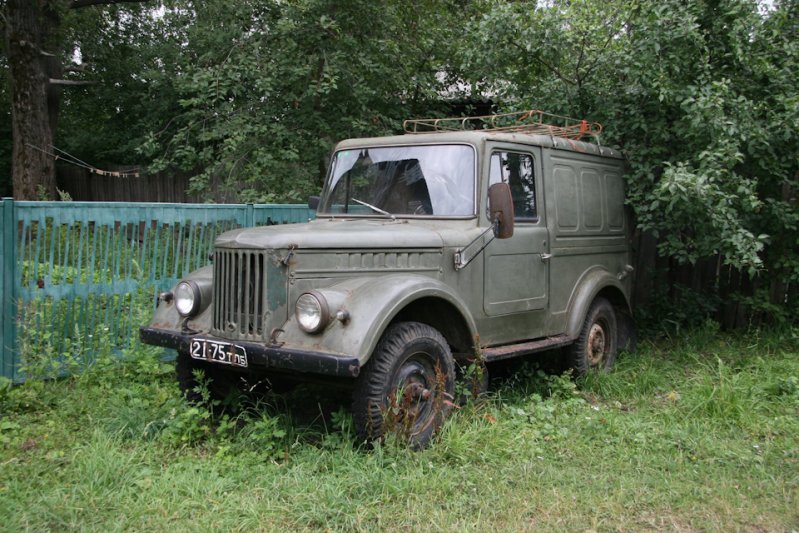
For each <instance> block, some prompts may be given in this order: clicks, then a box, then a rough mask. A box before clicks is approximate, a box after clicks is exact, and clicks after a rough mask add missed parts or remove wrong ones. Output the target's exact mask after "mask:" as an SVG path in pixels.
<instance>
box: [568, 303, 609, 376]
mask: <svg viewBox="0 0 799 533" xmlns="http://www.w3.org/2000/svg"><path fill="white" fill-rule="evenodd" d="M618 347H619V328H618V321H617V319H616V311H615V310H614V309H613V306H612V305H611V303H610V302H609V301H607V300H606V299H605V298H602V297H599V298H597V299H596V300H594V302H593V303H592V304H591V308H590V309H589V310H588V314H587V315H586V317H585V322H583V327H582V328H581V329H580V335H579V336H578V337H577V340H576V341H574V344H572V345H571V346H570V347H569V348H568V349H567V354H568V359H569V365H570V367H571V368H572V370H573V371H574V375H575V376H585V375H587V374H590V373H593V372H606V371H608V370H610V369H611V368H613V364H614V363H615V362H616V353H617V352H618Z"/></svg>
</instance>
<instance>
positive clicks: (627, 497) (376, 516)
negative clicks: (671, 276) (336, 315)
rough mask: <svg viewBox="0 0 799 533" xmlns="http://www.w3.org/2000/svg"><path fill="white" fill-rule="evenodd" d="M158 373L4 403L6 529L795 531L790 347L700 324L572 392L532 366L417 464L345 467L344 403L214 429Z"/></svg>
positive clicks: (359, 456) (299, 404)
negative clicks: (689, 331) (700, 326)
mask: <svg viewBox="0 0 799 533" xmlns="http://www.w3.org/2000/svg"><path fill="white" fill-rule="evenodd" d="M159 355H160V354H159V353H158V352H157V351H154V350H148V349H144V348H141V347H137V348H136V349H135V350H131V351H129V352H128V353H127V354H125V357H124V358H123V359H122V360H116V359H112V358H106V357H100V358H98V360H97V361H96V363H95V364H94V365H93V366H92V368H91V369H90V370H89V371H88V372H86V373H84V374H82V375H79V376H75V377H70V378H66V379H63V380H59V381H47V382H42V381H33V380H32V381H29V382H27V383H25V384H24V385H21V386H18V387H15V388H9V387H8V386H7V384H4V383H0V412H2V417H0V517H2V520H3V524H4V527H7V528H8V529H10V530H25V529H33V530H43V529H57V530H61V529H88V530H109V529H154V530H163V529H193V528H196V527H202V528H208V529H222V530H230V529H235V530H271V529H280V530H285V529H295V530H296V529H323V528H329V529H331V530H369V531H373V530H375V529H381V530H397V529H405V528H407V529H412V530H415V529H434V530H462V529H487V528H488V529H492V530H496V529H500V530H586V529H592V530H600V531H604V530H642V529H683V530H685V529H687V530H725V531H726V530H741V529H743V530H769V531H790V530H792V529H796V528H797V527H799V513H797V510H796V505H795V504H796V501H797V500H798V499H799V437H797V435H799V416H797V415H799V357H797V356H798V355H799V330H796V329H793V330H790V329H787V330H782V331H777V332H775V331H768V332H766V331H756V330H754V331H750V332H748V333H747V334H746V335H743V334H741V335H734V336H733V335H728V334H723V333H719V331H718V328H717V326H715V325H714V324H713V323H708V324H706V325H705V327H703V328H702V329H700V330H698V331H694V332H691V333H689V334H684V335H681V336H680V337H676V338H658V339H649V340H645V341H643V342H642V349H641V350H640V351H639V353H637V354H634V355H627V356H625V357H622V358H620V359H619V361H618V367H617V370H616V371H615V372H613V373H611V374H603V375H599V376H595V377H593V378H592V379H589V380H587V381H584V382H580V383H577V384H575V383H574V382H573V380H572V379H571V378H570V377H569V376H568V375H558V374H556V373H555V374H552V373H548V372H544V371H542V370H541V368H539V367H538V366H536V365H535V363H534V361H535V359H533V360H532V361H528V362H526V363H525V364H523V365H522V366H521V367H520V368H515V369H514V370H515V371H514V372H510V373H507V374H508V375H509V376H510V377H504V378H502V377H500V378H497V379H494V380H493V382H492V384H491V388H490V390H489V393H488V395H487V396H486V397H484V398H482V399H478V400H475V401H472V402H470V403H468V404H467V405H466V406H464V407H462V408H461V409H459V410H457V411H456V412H455V413H454V415H453V416H452V418H451V419H450V421H449V422H448V423H447V424H446V425H445V427H444V430H443V431H442V433H441V434H440V435H439V436H438V437H437V439H436V440H435V442H434V443H433V445H432V446H431V447H430V448H429V449H427V450H424V451H422V452H412V451H410V450H409V449H408V448H407V447H406V446H404V445H402V444H401V443H399V442H396V441H393V440H391V439H389V440H388V441H387V442H385V443H384V444H383V445H379V446H377V447H376V448H374V449H373V450H366V449H361V448H359V447H358V446H357V445H354V444H353V438H354V437H353V429H352V420H351V417H350V415H349V414H348V409H347V404H348V401H349V398H348V395H347V394H346V393H345V392H337V391H335V390H325V389H321V388H316V387H310V386H304V387H303V388H300V389H298V390H296V391H294V392H293V393H292V394H291V395H286V396H281V395H276V394H269V395H266V396H261V397H246V396H245V397H243V398H241V399H240V401H239V409H238V411H237V414H235V415H227V416H223V417H222V418H221V419H214V418H213V417H212V416H211V414H210V413H209V412H208V411H207V410H204V409H201V408H198V407H196V406H192V405H188V404H187V403H186V402H185V401H184V400H183V399H182V398H181V397H180V395H179V392H178V389H177V385H176V384H175V383H174V379H173V377H172V366H171V365H170V364H168V363H164V362H162V361H161V360H160V359H159ZM490 370H492V371H493V372H494V374H495V375H499V374H502V373H503V372H502V369H499V368H496V367H494V368H490Z"/></svg>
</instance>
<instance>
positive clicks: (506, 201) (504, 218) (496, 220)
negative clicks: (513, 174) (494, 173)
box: [488, 183, 514, 239]
mask: <svg viewBox="0 0 799 533" xmlns="http://www.w3.org/2000/svg"><path fill="white" fill-rule="evenodd" d="M513 217H514V213H513V196H512V195H511V192H510V185H508V184H507V183H495V184H493V185H491V186H490V187H489V188H488V218H489V220H490V221H491V223H492V224H494V237H496V238H497V239H507V238H508V237H512V236H513Z"/></svg>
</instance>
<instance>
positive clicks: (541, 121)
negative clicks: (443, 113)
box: [402, 109, 602, 143]
mask: <svg viewBox="0 0 799 533" xmlns="http://www.w3.org/2000/svg"><path fill="white" fill-rule="evenodd" d="M402 126H403V128H404V129H405V133H433V132H440V131H464V130H479V131H493V132H510V133H533V134H539V135H552V136H554V137H563V138H566V139H572V140H575V141H576V140H581V139H582V138H583V137H591V138H593V140H594V141H595V142H597V143H598V142H599V134H600V133H601V132H602V124H600V123H599V122H588V121H587V120H580V119H576V118H569V117H563V116H560V115H553V114H552V113H545V112H544V111H540V110H538V109H531V110H530V111H517V112H515V113H502V114H497V115H482V116H476V117H452V118H419V119H408V120H406V121H405V122H403V123H402Z"/></svg>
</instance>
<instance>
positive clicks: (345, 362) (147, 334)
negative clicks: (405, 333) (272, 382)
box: [139, 326, 361, 378]
mask: <svg viewBox="0 0 799 533" xmlns="http://www.w3.org/2000/svg"><path fill="white" fill-rule="evenodd" d="M139 336H140V337H141V340H142V342H143V343H145V344H153V345H155V346H163V347H165V348H172V349H175V350H183V351H188V350H189V344H190V343H191V340H192V339H193V338H194V337H202V338H203V339H211V340H218V341H219V342H231V341H230V340H228V339H221V338H215V337H212V336H210V335H205V334H202V335H200V334H198V335H188V334H182V333H178V332H176V331H170V330H163V329H156V328H150V327H146V326H143V327H141V328H139ZM235 343H236V344H237V345H239V346H242V347H243V348H244V349H246V350H247V360H248V363H249V364H248V368H250V369H262V370H269V369H273V370H288V371H293V372H307V373H311V374H320V375H324V376H336V377H348V378H354V377H358V374H359V373H360V370H361V366H360V364H359V363H358V358H357V357H339V356H335V355H330V354H327V353H321V352H308V351H303V350H292V349H287V348H282V347H275V346H266V345H263V344H259V343H255V342H241V341H235Z"/></svg>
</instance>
